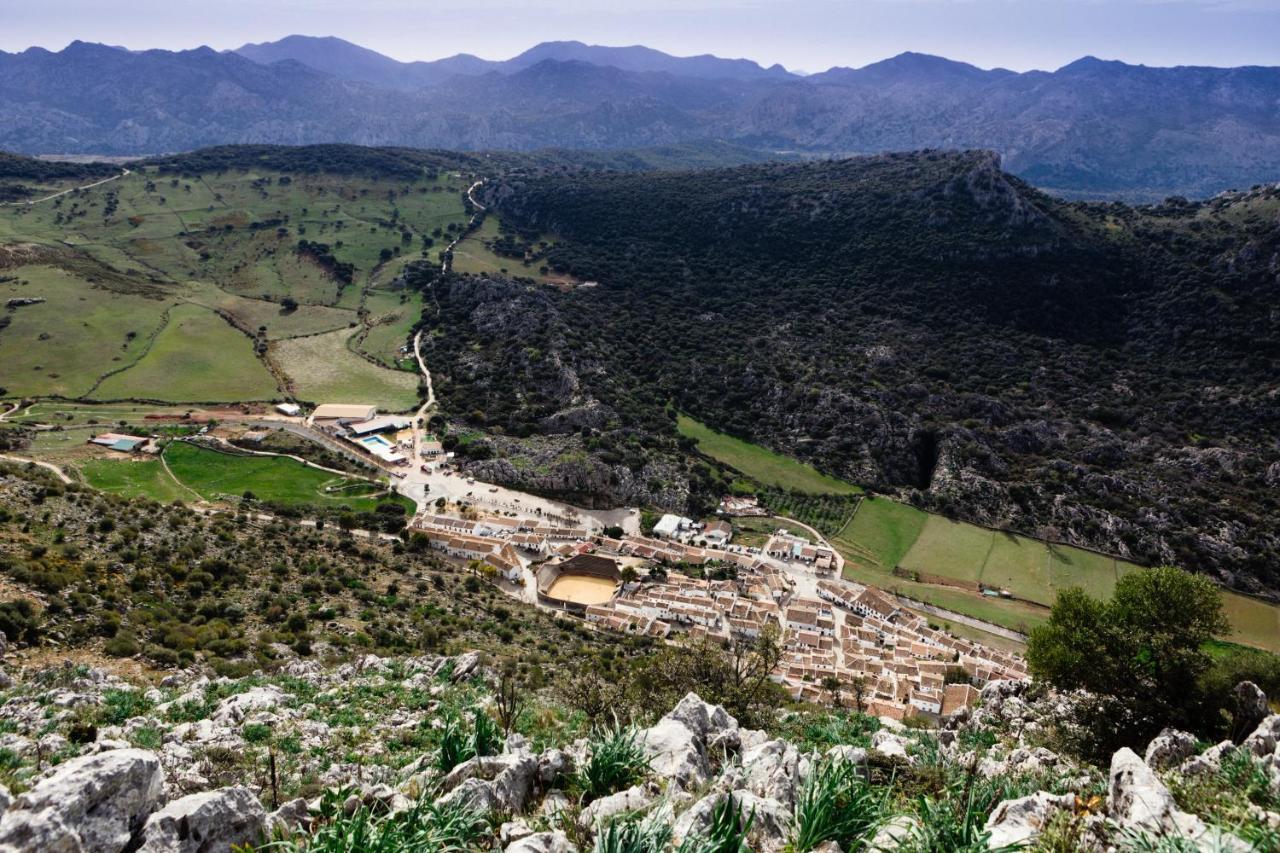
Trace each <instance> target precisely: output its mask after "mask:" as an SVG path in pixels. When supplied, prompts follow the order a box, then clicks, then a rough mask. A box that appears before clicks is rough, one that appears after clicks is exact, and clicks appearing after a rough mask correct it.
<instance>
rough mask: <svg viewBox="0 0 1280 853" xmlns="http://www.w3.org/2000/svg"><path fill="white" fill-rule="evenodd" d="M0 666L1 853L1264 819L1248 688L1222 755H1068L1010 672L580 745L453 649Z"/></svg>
mask: <svg viewBox="0 0 1280 853" xmlns="http://www.w3.org/2000/svg"><path fill="white" fill-rule="evenodd" d="M4 681H5V686H4V688H3V689H4V696H5V701H4V704H3V705H0V720H3V721H4V723H5V725H6V726H7V727H8V728H9V730H10V733H8V734H6V735H5V736H4V737H5V747H4V748H5V750H6V755H7V756H9V758H8V759H7V761H6V769H5V782H6V785H7V786H9V788H12V789H13V793H9V790H8V788H0V809H3V816H2V817H0V846H3V847H4V848H5V849H15V850H37V849H38V850H54V849H58V850H93V851H104V853H119V851H123V850H145V851H153V853H154V852H155V851H174V850H178V851H194V850H213V849H224V848H226V847H228V846H230V845H236V844H251V845H252V844H255V843H262V842H263V841H265V840H267V839H268V838H270V837H273V836H274V837H275V838H277V839H284V840H286V842H287V843H288V844H289V845H290V846H289V847H288V849H298V848H300V847H303V846H305V845H307V844H313V845H319V844H321V843H323V841H322V840H323V839H325V838H328V837H330V836H337V837H342V836H343V835H344V834H349V833H351V832H353V831H357V829H358V831H359V832H360V833H361V837H362V838H364V839H365V840H364V842H363V843H366V844H369V845H374V844H375V842H378V843H380V844H381V845H385V849H397V850H399V849H405V850H409V849H413V850H417V849H422V850H437V849H472V850H475V849H481V850H489V849H492V850H497V849H505V850H507V851H525V853H530V852H531V851H571V850H578V849H592V847H593V845H595V849H600V846H601V845H606V844H607V843H609V842H616V841H617V840H618V838H619V837H622V838H628V839H631V840H632V842H633V844H634V845H636V846H633V847H631V848H629V849H637V850H652V851H661V850H667V849H675V848H676V846H677V845H683V846H680V847H679V849H681V850H699V851H710V850H722V849H725V847H724V845H725V844H726V843H727V842H728V843H730V845H731V846H730V848H729V849H740V848H741V847H742V845H745V846H746V848H747V849H751V850H760V851H781V850H784V849H798V850H816V849H823V850H833V849H836V846H837V845H838V846H839V848H840V849H847V850H852V849H862V848H863V847H867V848H868V849H878V850H911V851H923V850H941V849H946V850H960V849H964V850H973V851H978V850H987V849H992V850H996V849H1009V847H1010V846H1011V845H1014V846H1026V847H1034V848H1035V849H1046V850H1047V849H1073V850H1098V851H1102V850H1116V849H1122V850H1130V849H1132V850H1138V849H1150V847H1149V845H1151V844H1157V843H1159V844H1169V845H1173V844H1176V845H1178V848H1177V849H1198V850H1211V849H1212V850H1239V851H1244V850H1251V849H1252V850H1263V849H1274V847H1271V846H1268V845H1270V844H1272V843H1273V842H1274V840H1275V838H1276V835H1275V833H1276V831H1277V828H1278V827H1280V812H1277V807H1280V747H1277V742H1278V738H1280V716H1278V715H1270V716H1267V715H1266V699H1265V697H1262V696H1261V695H1260V694H1259V693H1258V692H1257V689H1256V688H1253V692H1252V693H1249V692H1248V689H1247V688H1242V689H1243V690H1244V693H1243V694H1242V701H1241V704H1240V705H1239V706H1238V717H1239V720H1238V722H1241V723H1247V726H1245V727H1244V729H1243V730H1242V732H1241V736H1240V741H1239V743H1238V744H1237V743H1233V742H1231V741H1226V742H1223V743H1221V744H1218V745H1216V746H1213V747H1211V748H1209V749H1207V750H1202V746H1203V745H1201V744H1197V742H1196V740H1195V739H1194V738H1193V737H1191V736H1190V735H1187V734H1185V733H1182V732H1176V731H1166V732H1164V733H1162V734H1161V735H1160V737H1158V738H1156V739H1155V740H1154V741H1152V742H1151V744H1150V745H1149V746H1148V747H1147V749H1146V750H1145V756H1139V755H1137V754H1136V753H1134V752H1133V751H1131V750H1129V749H1122V750H1120V751H1119V752H1117V753H1116V754H1115V755H1114V757H1113V758H1112V760H1111V762H1110V764H1109V766H1107V767H1092V766H1088V765H1082V764H1078V763H1076V762H1073V761H1071V760H1070V759H1068V758H1066V757H1065V756H1062V755H1059V754H1057V753H1055V752H1054V751H1053V750H1051V749H1049V748H1047V747H1046V746H1044V744H1045V743H1049V742H1051V738H1052V736H1053V733H1054V732H1055V730H1056V729H1057V728H1058V727H1060V726H1063V725H1069V720H1070V716H1071V707H1072V703H1073V702H1075V701H1077V699H1078V697H1065V696H1056V695H1052V694H1043V693H1041V692H1038V691H1035V690H1032V689H1030V688H1029V687H1028V685H1027V684H1026V683H1022V682H1005V681H1000V682H992V683H990V684H988V685H987V686H986V687H984V688H983V689H982V691H981V696H980V699H979V701H978V704H977V706H976V708H974V709H972V710H969V709H962V710H961V711H960V712H959V713H957V714H955V715H953V716H951V717H948V718H945V719H943V720H942V721H941V722H940V723H938V724H937V725H936V727H930V726H929V725H928V724H925V725H924V726H915V725H913V726H911V727H909V728H908V727H904V726H903V725H902V724H901V723H897V722H894V721H892V720H887V719H884V720H876V719H873V718H868V717H863V716H861V715H857V714H850V713H847V712H831V711H821V712H816V711H800V712H796V711H791V712H783V713H781V714H779V716H778V717H777V719H776V720H775V722H774V724H773V725H772V726H771V727H770V728H769V729H768V730H757V729H749V728H746V727H744V726H741V725H739V723H738V721H737V720H735V719H734V718H733V717H732V716H731V715H730V714H728V713H727V712H726V711H725V710H724V709H723V708H721V707H719V706H715V705H710V704H708V703H706V702H704V701H702V700H701V699H700V698H699V697H698V696H696V695H695V694H692V693H690V694H688V695H686V696H685V697H684V698H683V699H682V700H681V701H680V702H679V703H678V704H677V705H676V706H675V707H674V708H671V709H667V710H666V711H665V713H661V715H659V712H660V711H661V710H662V709H657V710H645V711H643V712H641V714H640V716H641V718H642V719H641V721H640V723H639V724H638V727H635V728H619V727H617V726H616V725H615V726H613V727H610V726H604V727H603V728H596V729H593V730H591V731H590V733H588V734H583V733H582V731H581V730H580V729H581V720H580V719H577V720H576V721H574V720H575V718H573V717H572V716H571V715H565V714H564V713H563V711H562V709H560V708H559V707H558V706H557V705H556V704H555V701H554V700H552V699H550V698H548V697H544V696H541V695H537V694H534V695H527V696H524V697H523V698H522V699H520V700H519V701H518V703H517V704H516V705H513V704H512V701H513V700H512V697H513V694H510V693H509V692H507V690H506V688H505V687H503V683H504V681H503V680H502V679H498V678H497V676H496V675H495V673H494V672H492V671H491V670H490V669H488V668H487V667H486V666H485V662H484V660H483V659H482V658H481V657H480V656H478V655H476V654H464V655H461V656H458V657H453V658H438V657H418V658H402V659H390V658H378V657H374V656H367V657H364V658H360V659H358V660H356V661H355V662H353V663H349V664H344V665H342V666H340V667H337V668H333V669H326V668H323V667H322V666H320V665H318V664H316V663H314V662H311V661H306V660H299V659H296V658H295V659H292V660H286V661H284V663H283V665H282V667H281V669H280V671H279V672H278V673H277V674H275V675H269V676H268V675H262V674H257V675H254V676H251V677H249V678H245V679H234V680H233V679H226V678H209V677H207V676H205V675H201V674H199V673H198V672H195V671H190V670H188V671H182V672H176V673H174V674H172V675H169V676H167V677H165V678H164V679H163V680H162V681H161V682H160V684H159V686H156V687H151V686H146V685H140V684H135V683H131V682H130V681H128V680H125V679H121V678H119V677H116V676H113V675H109V674H107V673H105V672H103V671H101V670H95V669H89V668H71V667H64V668H55V669H48V670H35V671H30V672H23V673H22V674H21V675H20V676H19V678H18V679H17V680H14V679H13V678H10V677H8V676H5V679H4ZM519 707H523V708H524V709H526V711H527V713H524V714H520V713H516V714H514V715H512V714H511V713H510V712H511V711H512V710H513V708H514V709H516V710H518V709H519ZM595 722H597V723H600V722H601V721H595ZM507 723H509V724H510V725H512V726H513V730H511V731H508V732H507V733H506V734H505V736H504V733H503V731H502V726H503V725H504V724H507ZM1241 772H1247V773H1249V774H1252V775H1250V776H1249V777H1248V778H1250V779H1251V780H1252V781H1251V782H1250V784H1249V787H1248V788H1247V789H1246V788H1242V787H1241V786H1240V785H1238V784H1235V783H1234V782H1233V780H1235V779H1238V778H1240V773H1241ZM19 791H21V793H18V792H19ZM15 794H16V796H15ZM1143 845H1148V846H1143Z"/></svg>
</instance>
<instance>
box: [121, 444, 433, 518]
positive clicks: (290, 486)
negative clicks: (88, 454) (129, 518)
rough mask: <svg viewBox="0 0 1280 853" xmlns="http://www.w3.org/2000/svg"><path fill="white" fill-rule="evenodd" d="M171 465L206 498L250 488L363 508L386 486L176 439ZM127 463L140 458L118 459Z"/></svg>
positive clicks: (169, 452)
mask: <svg viewBox="0 0 1280 853" xmlns="http://www.w3.org/2000/svg"><path fill="white" fill-rule="evenodd" d="M164 461H165V462H167V463H168V465H169V470H171V471H172V472H173V475H174V477H176V478H177V479H178V481H179V482H181V483H182V484H183V485H185V486H187V487H188V488H190V489H191V490H192V491H194V492H196V493H198V494H199V495H200V496H201V497H203V498H205V499H206V500H211V501H216V500H227V499H231V500H238V499H239V498H240V497H241V496H242V495H243V494H244V493H245V492H246V491H248V492H253V494H254V496H255V497H257V498H258V499H259V500H263V501H273V502H277V503H282V504H295V505H313V506H321V507H330V508H334V507H340V506H348V507H350V508H351V509H352V510H355V511H357V512H365V511H370V510H372V509H374V508H375V507H376V506H377V504H378V502H379V500H380V499H379V498H378V497H375V496H374V495H377V494H379V493H381V492H382V491H383V490H382V489H381V488H380V487H378V486H375V485H373V484H370V483H366V482H364V481H362V480H352V479H349V478H346V477H342V476H339V475H337V474H331V473H329V472H327V471H319V470H316V469H315V468H309V467H307V466H305V465H303V464H302V463H300V462H297V461H296V460H293V459H288V458H285V457H281V456H233V455H231V454H227V453H219V452H218V451H216V450H208V449H205V448H202V447H196V446H195V445H193V444H189V443H187V442H173V443H171V444H169V445H168V446H167V447H166V448H165V451H164ZM118 464H122V465H126V464H135V463H118ZM390 499H391V500H394V501H395V502H396V503H399V504H401V505H402V506H404V507H405V509H406V510H408V511H410V512H412V511H413V509H414V506H413V502H412V501H410V500H409V499H408V498H405V497H402V496H400V495H394V496H392V497H391V498H390Z"/></svg>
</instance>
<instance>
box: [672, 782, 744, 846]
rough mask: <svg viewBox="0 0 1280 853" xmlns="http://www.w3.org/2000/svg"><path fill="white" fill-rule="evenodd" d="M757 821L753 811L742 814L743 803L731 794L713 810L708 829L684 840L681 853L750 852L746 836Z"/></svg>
mask: <svg viewBox="0 0 1280 853" xmlns="http://www.w3.org/2000/svg"><path fill="white" fill-rule="evenodd" d="M755 819H756V815H755V812H754V811H753V812H752V813H751V814H749V815H743V813H742V803H741V802H739V801H738V800H737V799H736V798H735V797H734V796H733V794H729V795H728V796H726V797H725V798H724V799H722V800H720V801H719V802H718V803H716V804H715V807H714V808H713V809H712V810H711V823H710V824H708V826H707V828H706V829H704V830H703V831H702V832H699V833H697V834H695V835H691V836H689V838H687V839H685V842H684V843H683V844H681V845H680V850H679V853H751V847H750V846H749V845H748V844H747V836H749V835H750V834H751V826H752V824H754V823H755Z"/></svg>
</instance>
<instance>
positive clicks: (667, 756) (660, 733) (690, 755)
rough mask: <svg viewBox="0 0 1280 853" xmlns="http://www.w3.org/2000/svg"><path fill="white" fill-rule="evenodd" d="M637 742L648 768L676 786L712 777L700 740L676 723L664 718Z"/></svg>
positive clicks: (686, 785) (683, 725)
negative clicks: (642, 751)
mask: <svg viewBox="0 0 1280 853" xmlns="http://www.w3.org/2000/svg"><path fill="white" fill-rule="evenodd" d="M639 742H640V746H641V747H642V748H643V749H644V753H645V757H646V758H648V760H649V769H650V770H652V771H653V772H654V773H655V774H656V775H658V776H660V777H662V778H665V779H670V780H671V781H672V782H673V783H674V784H675V785H676V786H678V787H681V788H689V787H693V786H696V785H700V784H702V783H703V782H705V781H707V778H708V777H709V776H710V775H711V766H710V764H709V763H708V762H707V757H706V755H704V754H703V752H702V747H703V744H702V739H701V738H700V737H699V736H698V734H697V733H696V732H694V731H693V730H691V729H690V728H689V727H688V726H686V725H685V724H684V723H682V722H680V721H679V720H673V719H670V718H669V717H663V718H662V719H661V720H658V722H656V723H655V724H654V725H653V726H651V727H650V728H647V729H645V730H644V731H643V732H641V733H640V737H639Z"/></svg>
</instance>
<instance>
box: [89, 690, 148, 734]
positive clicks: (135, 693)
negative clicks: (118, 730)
mask: <svg viewBox="0 0 1280 853" xmlns="http://www.w3.org/2000/svg"><path fill="white" fill-rule="evenodd" d="M153 704H154V703H152V702H151V701H150V700H148V699H147V698H146V696H145V695H144V694H143V692H142V691H141V690H118V689H115V688H111V689H108V690H104V691H103V693H102V707H101V710H100V711H99V712H98V721H99V722H100V723H101V724H102V725H104V726H118V725H121V724H122V723H124V721H125V720H128V719H131V718H133V717H140V716H142V715H143V714H145V713H147V712H148V711H150V710H151V708H152V706H153Z"/></svg>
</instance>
